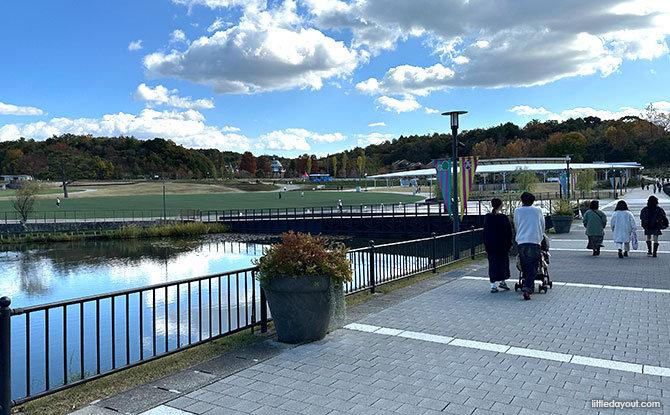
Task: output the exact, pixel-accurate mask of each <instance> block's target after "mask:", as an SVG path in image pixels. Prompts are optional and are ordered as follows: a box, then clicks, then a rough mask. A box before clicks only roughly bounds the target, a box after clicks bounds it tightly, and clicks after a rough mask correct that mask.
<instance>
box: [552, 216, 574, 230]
mask: <svg viewBox="0 0 670 415" xmlns="http://www.w3.org/2000/svg"><path fill="white" fill-rule="evenodd" d="M551 223H552V224H553V225H554V231H556V233H569V232H570V226H571V225H572V216H552V217H551Z"/></svg>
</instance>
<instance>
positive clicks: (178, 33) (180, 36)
mask: <svg viewBox="0 0 670 415" xmlns="http://www.w3.org/2000/svg"><path fill="white" fill-rule="evenodd" d="M170 43H186V44H188V39H186V34H185V33H184V31H183V30H179V29H176V30H173V31H172V33H171V34H170Z"/></svg>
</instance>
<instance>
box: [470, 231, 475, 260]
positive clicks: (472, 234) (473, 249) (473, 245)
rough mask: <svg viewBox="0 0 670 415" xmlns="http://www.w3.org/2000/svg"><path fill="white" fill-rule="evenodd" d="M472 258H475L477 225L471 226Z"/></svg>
mask: <svg viewBox="0 0 670 415" xmlns="http://www.w3.org/2000/svg"><path fill="white" fill-rule="evenodd" d="M470 258H471V259H475V225H472V226H470Z"/></svg>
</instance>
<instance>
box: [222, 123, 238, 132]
mask: <svg viewBox="0 0 670 415" xmlns="http://www.w3.org/2000/svg"><path fill="white" fill-rule="evenodd" d="M221 131H223V132H226V133H231V132H232V133H234V132H237V131H240V129H239V128H237V127H233V126H230V125H227V126H225V127H223V128H221Z"/></svg>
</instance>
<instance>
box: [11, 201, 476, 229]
mask: <svg viewBox="0 0 670 415" xmlns="http://www.w3.org/2000/svg"><path fill="white" fill-rule="evenodd" d="M479 204H480V202H478V201H473V202H472V203H470V205H469V209H470V212H468V213H469V214H477V213H478V212H479V210H480V209H479V206H478V205H479ZM426 214H428V215H442V214H447V213H446V212H445V209H444V204H443V203H434V204H425V203H387V204H384V203H378V204H360V205H343V206H342V207H338V206H314V207H300V208H266V209H223V210H199V209H168V210H167V211H163V210H162V209H144V210H138V209H111V210H102V209H96V210H65V209H63V210H55V211H37V212H34V213H33V214H32V215H31V216H30V217H29V218H28V222H27V223H29V224H30V223H34V224H50V223H71V222H84V223H86V222H127V223H132V222H138V221H158V220H163V219H166V220H177V221H179V220H181V221H205V222H216V221H220V220H228V219H239V218H243V219H246V220H250V219H254V220H264V219H270V220H272V219H287V218H289V219H296V218H337V217H351V216H356V217H361V216H364V217H379V216H381V217H403V216H404V217H406V216H418V215H426ZM20 220H21V218H20V216H19V214H18V213H17V212H16V211H4V212H0V223H3V224H5V225H7V224H13V223H19V222H20Z"/></svg>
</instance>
